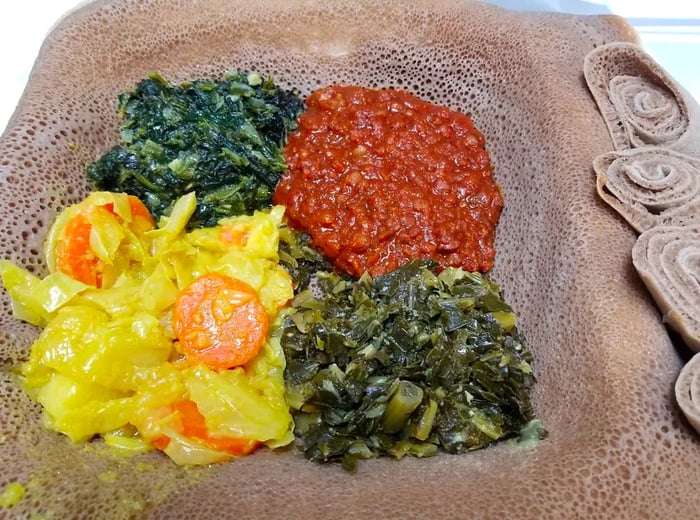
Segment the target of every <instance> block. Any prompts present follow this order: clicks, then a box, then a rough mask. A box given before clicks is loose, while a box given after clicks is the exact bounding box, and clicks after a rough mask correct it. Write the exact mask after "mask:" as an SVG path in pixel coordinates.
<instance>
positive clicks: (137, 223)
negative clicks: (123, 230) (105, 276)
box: [56, 195, 155, 287]
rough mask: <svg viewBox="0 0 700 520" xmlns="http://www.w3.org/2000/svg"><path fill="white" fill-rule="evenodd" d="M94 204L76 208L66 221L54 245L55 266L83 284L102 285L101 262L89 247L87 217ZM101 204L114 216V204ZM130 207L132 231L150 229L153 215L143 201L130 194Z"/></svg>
mask: <svg viewBox="0 0 700 520" xmlns="http://www.w3.org/2000/svg"><path fill="white" fill-rule="evenodd" d="M95 207H96V206H92V207H87V208H85V209H84V210H81V211H79V212H78V213H76V214H75V215H74V216H73V217H71V218H70V219H69V220H68V222H67V223H66V227H65V228H64V230H63V234H62V236H61V240H59V241H58V244H57V246H56V269H57V270H58V271H60V272H62V273H65V274H67V275H68V276H70V277H72V278H75V279H76V280H78V281H81V282H83V283H85V284H88V285H93V286H95V287H101V286H102V269H103V268H102V262H101V260H100V259H99V258H98V257H97V255H96V254H95V253H94V252H93V251H92V249H91V248H90V232H91V231H92V224H91V218H90V217H91V212H92V211H94V209H95ZM102 207H103V208H105V209H106V210H107V211H109V212H110V213H112V214H113V215H115V216H116V214H115V213H114V204H112V203H109V204H105V205H104V206H102ZM129 208H130V210H131V216H132V222H131V224H130V227H131V228H132V229H133V230H134V232H136V233H137V234H142V233H143V232H145V231H148V230H149V229H153V227H154V226H155V223H154V221H153V217H152V216H151V214H150V212H149V211H148V208H146V206H145V205H144V204H143V202H141V201H140V200H139V199H138V198H137V197H134V196H133V195H129ZM117 218H118V217H117ZM120 220H121V219H120Z"/></svg>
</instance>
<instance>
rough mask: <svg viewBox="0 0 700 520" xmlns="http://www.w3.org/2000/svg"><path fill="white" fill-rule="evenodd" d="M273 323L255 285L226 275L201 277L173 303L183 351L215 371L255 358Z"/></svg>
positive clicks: (174, 323)
mask: <svg viewBox="0 0 700 520" xmlns="http://www.w3.org/2000/svg"><path fill="white" fill-rule="evenodd" d="M268 322H269V318H268V315H267V312H266V311H265V307H263V305H262V303H261V302H260V298H259V297H258V294H257V293H256V292H255V289H253V288H252V287H251V286H250V285H248V284H247V283H245V282H243V281H241V280H237V279H235V278H231V277H229V276H226V275H223V274H220V273H207V274H204V275H202V276H200V277H199V278H197V279H195V280H194V281H193V282H192V283H190V284H189V285H188V286H187V287H185V288H184V289H183V290H182V291H180V293H179V294H178V296H177V298H176V300H175V306H174V307H173V330H174V331H175V335H176V336H177V338H178V340H179V341H180V347H181V348H182V352H183V353H184V354H185V356H186V357H187V358H188V359H189V360H190V361H195V362H202V363H204V364H205V365H207V366H208V367H209V368H212V369H214V370H219V369H227V368H233V367H236V366H239V365H243V364H245V363H247V362H248V361H250V360H251V359H253V358H254V357H255V356H256V355H257V353H258V352H259V351H260V347H262V345H263V343H264V342H265V338H266V337H267V329H268Z"/></svg>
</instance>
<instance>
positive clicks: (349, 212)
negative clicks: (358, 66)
mask: <svg viewBox="0 0 700 520" xmlns="http://www.w3.org/2000/svg"><path fill="white" fill-rule="evenodd" d="M306 104H307V107H308V108H307V110H306V112H304V113H303V114H302V115H301V116H300V117H299V119H298V128H297V130H296V131H294V132H292V133H291V134H290V136H289V140H288V143H287V146H286V148H285V152H284V153H285V159H286V161H287V164H288V167H289V170H288V172H287V173H286V174H284V175H283V177H282V179H281V181H280V183H279V185H278V186H277V189H276V191H275V194H274V197H273V200H274V202H275V203H277V204H284V205H285V206H287V217H288V219H289V221H290V224H291V225H293V226H294V227H297V228H299V229H302V230H304V231H306V232H307V233H308V234H309V235H310V236H311V239H312V244H313V245H314V246H316V247H317V248H318V249H320V250H321V251H322V252H323V254H324V255H325V256H327V257H328V258H329V259H330V260H331V261H333V263H334V265H335V266H336V268H338V269H341V270H343V271H346V272H348V273H350V274H353V275H356V276H359V275H361V274H362V273H363V272H365V271H369V273H370V274H372V275H373V276H376V275H380V274H384V273H387V272H389V271H391V270H393V269H396V268H398V267H399V266H401V265H402V264H404V263H405V262H407V261H409V260H411V259H414V258H422V259H428V258H432V259H434V260H436V261H437V262H438V263H439V264H440V265H441V266H443V267H445V266H453V267H462V268H464V269H466V270H468V271H482V272H485V271H488V270H489V269H490V268H491V267H492V265H493V260H494V256H495V249H494V245H493V242H494V235H495V228H496V224H497V222H498V218H499V216H500V213H501V209H502V207H503V197H502V194H501V191H500V188H499V186H498V185H497V184H496V183H495V181H494V180H493V177H492V174H491V165H490V158H489V154H488V152H487V151H486V150H485V149H484V137H483V135H482V134H481V133H480V132H479V131H478V130H477V129H476V128H475V127H474V124H473V123H472V121H471V120H470V118H469V117H468V116H467V115H465V114H462V113H459V112H455V111H452V110H450V109H448V108H446V107H441V106H436V105H434V104H432V103H429V102H427V101H424V100H421V99H419V98H417V97H415V96H413V95H412V94H409V93H408V92H404V91H399V90H374V89H369V88H363V87H357V86H340V85H333V86H329V87H325V88H321V89H319V90H316V91H315V92H313V93H312V94H311V95H310V96H309V98H308V99H307V100H306Z"/></svg>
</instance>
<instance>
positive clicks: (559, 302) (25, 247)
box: [0, 0, 700, 519]
mask: <svg viewBox="0 0 700 520" xmlns="http://www.w3.org/2000/svg"><path fill="white" fill-rule="evenodd" d="M611 41H636V36H635V35H634V33H633V32H632V30H631V29H630V27H629V26H628V25H627V24H626V23H625V22H624V21H623V20H621V19H619V18H616V17H611V16H607V17H578V16H569V15H558V14H533V13H529V14H523V13H521V14H518V13H511V12H508V11H504V10H501V9H499V8H495V7H492V6H488V5H484V4H480V3H477V2H470V1H466V0H463V1H447V0H444V1H437V2H433V1H430V0H405V1H398V2H375V1H373V0H355V1H352V2H350V1H346V2H341V1H336V0H322V1H312V0H308V1H303V2H301V1H300V2H286V1H283V0H279V1H276V2H275V1H273V0H264V1H257V2H250V1H243V0H240V1H235V0H230V1H215V0H208V1H207V0H200V1H195V0H191V1H185V0H181V1H178V2H172V1H167V0H162V1H143V2H138V3H137V2H130V1H128V0H122V1H119V0H116V1H113V2H98V3H95V4H89V5H86V6H84V7H82V8H80V9H78V10H77V11H75V12H74V13H72V14H71V15H70V16H68V17H67V18H65V19H64V20H63V21H62V22H61V23H59V24H58V25H57V26H56V27H55V28H54V30H53V31H52V33H51V34H50V35H49V37H48V39H47V40H46V42H45V44H44V46H43V47H42V49H41V53H40V56H39V59H38V61H37V63H36V66H35V68H34V70H33V72H32V75H31V77H30V80H29V84H28V86H27V89H26V91H25V94H24V96H23V98H22V100H21V103H20V106H19V107H18V109H17V112H16V113H15V115H14V116H13V118H12V119H11V121H10V124H9V127H8V128H7V130H6V132H5V133H4V134H3V136H2V141H1V142H0V183H2V187H1V189H0V219H2V225H1V226H0V230H1V232H0V252H1V256H2V257H7V258H10V259H13V260H16V261H20V262H21V263H22V264H23V265H24V266H26V267H28V268H29V269H31V270H32V271H34V272H36V273H39V274H41V273H43V272H44V266H43V264H42V261H41V255H40V250H41V244H42V238H43V235H44V233H45V232H46V229H47V226H48V225H49V223H50V222H51V219H52V218H53V217H54V215H55V214H56V212H57V211H59V210H60V209H61V208H62V207H64V206H65V205H67V204H69V203H73V202H76V201H78V200H80V199H81V198H82V197H83V196H84V195H85V194H86V193H87V190H88V186H87V184H86V182H85V180H84V176H83V167H84V165H85V163H86V162H87V161H89V160H91V159H94V158H95V157H96V156H98V155H99V154H101V153H103V152H104V151H106V150H107V149H108V148H109V147H110V146H112V145H114V144H116V142H117V140H118V132H117V131H118V118H117V114H116V96H117V94H118V93H119V92H122V91H124V90H125V89H128V88H130V87H132V86H133V85H134V84H135V83H136V82H137V81H139V80H140V79H142V78H143V77H144V76H145V75H146V74H147V73H148V72H149V71H153V70H157V71H159V72H160V73H162V74H163V75H164V76H165V77H166V78H168V79H169V80H171V81H183V80H186V79H192V78H195V77H204V76H220V75H221V74H222V73H223V72H224V71H226V70H229V69H251V70H257V71H259V72H261V73H263V74H265V75H267V74H272V75H273V76H274V77H275V79H276V80H277V81H278V82H279V83H280V84H281V85H283V86H298V87H299V88H300V89H301V91H302V94H308V93H309V92H310V91H311V90H312V89H313V88H316V87H318V86H321V85H326V84H328V83H331V82H351V83H357V84H361V85H365V86H377V87H380V86H382V87H387V86H391V87H400V88H404V89H407V90H409V91H411V92H413V93H416V94H418V95H420V96H423V97H425V98H427V99H430V100H433V101H436V102H439V103H443V104H447V105H449V106H451V107H453V108H456V109H460V110H463V111H466V112H468V113H470V114H471V115H472V116H473V119H474V121H475V123H476V125H477V127H478V128H479V129H481V130H482V131H483V133H484V135H485V136H486V142H487V147H488V149H489V150H490V152H491V154H492V160H493V166H494V171H495V177H496V180H497V181H498V182H499V183H500V184H501V186H502V188H503V192H504V196H505V201H506V205H505V210H504V212H503V215H502V218H501V222H500V226H499V229H498V234H497V242H496V246H497V251H498V253H497V257H496V263H495V268H494V270H493V272H492V274H493V277H494V278H495V279H496V280H497V281H498V282H499V283H500V284H501V285H502V287H503V288H504V291H505V296H506V298H507V300H508V301H509V302H511V303H512V304H513V306H514V307H515V309H516V312H517V314H518V316H519V326H520V328H521V330H522V331H523V333H524V334H525V335H526V337H527V339H528V342H529V345H530V348H531V350H532V351H533V353H534V356H535V370H536V373H537V376H538V379H539V381H538V383H537V385H536V388H535V391H534V402H535V407H536V411H537V414H538V416H539V417H540V418H541V419H542V420H543V422H544V424H545V426H546V427H547V429H548V431H549V437H548V438H547V439H546V440H544V441H542V442H541V443H539V444H538V445H537V446H535V447H534V448H513V447H510V446H507V445H505V444H501V445H498V446H496V447H493V448H490V449H486V450H482V451H477V452H473V453H469V454H466V455H460V456H453V455H440V456H437V457H434V458H430V459H424V460H421V459H410V458H407V459H404V460H401V461H394V460H388V459H381V460H374V461H368V462H366V463H363V464H362V465H361V467H360V470H359V471H358V473H356V474H349V473H346V472H344V471H343V470H342V469H341V468H340V467H337V466H323V465H318V464H315V463H310V462H307V461H306V460H305V459H304V458H303V457H302V456H301V455H300V454H299V453H297V451H296V450H294V449H288V450H282V451H278V452H268V451H261V452H259V453H256V454H255V455H254V456H251V457H247V458H245V459H243V460H240V461H237V462H234V463H230V464H223V465H218V466H214V467H210V468H199V469H190V470H185V469H182V468H178V467H176V466H174V465H173V464H172V463H171V462H170V461H169V460H167V459H166V458H165V457H163V456H161V455H159V454H157V453H152V454H148V455H145V456H139V457H135V458H133V459H131V460H124V459H119V458H116V457H111V456H109V455H108V454H105V452H104V450H102V449H101V446H100V444H99V443H93V444H92V445H90V446H89V447H87V448H86V447H84V446H73V445H71V444H70V443H69V442H68V440H67V439H66V438H64V437H61V436H59V435H57V434H53V433H51V432H48V431H46V430H45V429H43V427H42V426H41V423H40V413H39V409H38V407H37V406H36V405H34V404H32V402H31V401H30V400H29V399H28V398H27V397H26V396H25V395H24V393H23V392H22V391H21V390H20V389H19V387H18V386H17V384H16V382H14V380H13V377H12V375H11V374H12V371H13V367H14V366H16V364H18V363H19V362H21V361H22V360H24V359H25V358H26V356H27V352H28V347H29V345H30V343H31V341H32V339H33V338H34V337H35V335H36V332H37V331H36V330H35V329H33V328H31V327H29V326H26V325H22V324H18V323H16V322H15V321H14V319H13V318H12V317H11V315H10V306H9V302H8V299H7V296H6V295H5V293H3V294H2V305H3V310H2V313H1V314H0V316H1V317H0V319H1V320H2V323H1V326H0V331H2V332H1V338H2V339H1V340H0V360H2V377H1V381H0V396H1V400H0V443H1V444H0V467H1V468H2V471H1V472H0V474H1V476H0V486H3V485H4V484H6V483H7V482H10V481H14V480H19V481H20V482H23V483H24V484H25V485H26V486H27V488H28V491H27V494H26V495H25V497H24V498H23V499H22V500H21V501H20V502H19V503H18V504H17V505H15V506H14V507H13V508H12V509H11V510H5V511H0V516H2V515H3V514H5V513H8V514H10V515H11V516H22V515H25V516H27V517H28V516H30V513H34V512H38V513H41V514H43V515H44V516H45V517H46V518H79V517H83V518H122V517H129V516H150V517H155V518H173V519H177V518H193V517H194V518H219V517H221V516H235V517H236V518H275V517H276V518H301V517H304V518H309V517H311V518H318V517H327V518H345V517H350V518H354V517H370V516H371V517H376V518H406V519H410V518H466V517H469V518H498V517H500V516H501V515H507V517H508V518H510V519H521V518H543V517H548V518H594V517H595V518H604V517H608V518H635V519H638V518H657V517H659V516H660V515H661V514H662V513H663V515H664V517H665V518H689V517H691V516H692V512H693V511H697V510H698V508H699V507H700V501H698V498H697V493H696V489H695V486H696V483H697V482H698V481H699V480H700V478H699V477H700V464H699V463H700V442H698V439H697V437H696V436H695V434H694V433H693V432H692V430H691V429H690V427H689V426H688V425H687V423H686V422H685V419H683V418H682V416H681V415H680V414H679V412H678V410H677V407H676V405H675V403H674V400H673V383H674V381H675V379H676V376H677V375H678V372H679V370H680V368H681V366H682V364H683V361H684V356H686V352H685V351H684V350H682V347H676V346H674V343H673V342H672V340H671V339H670V338H669V335H668V334H667V332H666V330H665V328H664V327H663V325H662V324H661V321H660V319H659V313H658V311H657V310H656V308H655V306H654V304H653V302H652V300H651V299H650V297H649V295H648V293H647V291H646V289H645V288H644V286H643V285H642V283H641V281H640V280H639V277H638V276H637V274H636V273H635V272H634V269H633V267H632V264H631V261H630V250H631V248H632V245H633V243H634V241H635V233H634V231H633V230H632V229H630V228H629V227H628V226H627V225H626V223H625V222H624V221H623V220H622V219H621V218H620V217H618V216H617V215H616V214H615V213H614V212H613V211H612V210H611V209H610V208H608V207H607V206H606V205H605V204H604V203H602V202H601V201H600V200H598V199H597V196H596V192H595V175H594V173H593V171H592V168H591V164H592V162H593V159H594V158H595V157H596V156H598V155H600V154H601V153H606V152H609V151H611V150H612V149H613V145H612V142H611V139H610V137H609V134H608V131H607V129H606V127H605V123H604V121H603V119H602V117H601V115H600V113H599V112H598V109H597V107H596V104H595V102H594V101H593V99H592V97H591V95H590V93H589V92H588V90H587V88H586V85H585V82H584V79H583V75H582V65H583V59H584V56H585V55H586V54H587V53H588V52H589V51H591V50H592V49H593V48H594V46H597V45H602V44H604V43H607V42H611Z"/></svg>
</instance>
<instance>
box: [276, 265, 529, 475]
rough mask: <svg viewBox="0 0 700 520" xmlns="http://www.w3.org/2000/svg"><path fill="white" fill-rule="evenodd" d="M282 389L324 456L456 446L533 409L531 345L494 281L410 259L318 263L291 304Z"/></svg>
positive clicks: (350, 462)
mask: <svg viewBox="0 0 700 520" xmlns="http://www.w3.org/2000/svg"><path fill="white" fill-rule="evenodd" d="M282 347H283V349H284V352H285V355H286V358H287V369H286V372H285V379H286V385H287V399H288V402H289V404H290V406H291V407H292V409H293V413H294V416H295V421H296V434H297V436H298V438H299V447H300V448H301V449H302V450H303V451H304V453H305V454H306V456H307V457H308V458H310V459H313V460H318V461H341V462H342V464H343V466H344V467H346V468H347V469H354V468H355V466H356V464H357V461H358V460H359V459H366V458H370V457H375V456H378V455H381V454H390V455H393V456H395V457H402V456H404V455H414V456H419V457H421V456H429V455H434V454H435V453H437V451H438V450H439V449H442V450H445V451H448V452H451V453H459V452H463V451H467V450H473V449H477V448H481V447H484V446H487V445H489V444H491V443H493V442H494V441H496V440H498V439H502V438H507V437H514V436H517V435H518V433H519V432H520V430H521V429H522V428H523V427H524V426H525V425H526V424H527V423H528V422H529V421H530V420H531V419H532V418H533V410H532V407H531V403H530V397H529V393H530V387H531V386H532V384H533V382H534V376H533V374H532V370H531V367H530V361H531V355H530V353H529V352H528V351H527V349H526V348H525V346H524V345H523V340H522V338H521V337H520V335H519V334H518V331H517V328H516V327H515V317H514V315H513V312H512V310H511V308H510V307H509V306H508V305H507V304H506V303H505V302H504V301H503V299H502V298H501V295H500V292H499V288H498V286H497V285H496V284H494V283H493V282H491V281H490V280H488V279H487V278H486V277H484V276H483V275H481V274H478V273H468V272H464V271H462V270H461V269H452V268H448V269H445V270H443V271H442V272H440V273H439V274H437V272H436V270H435V264H433V263H430V262H424V261H418V260H414V261H412V262H409V263H408V264H406V265H404V266H403V267H401V268H399V269H397V270H395V271H392V272H390V273H387V274H385V275H383V276H380V277H377V278H376V279H371V278H370V277H369V276H367V275H365V276H363V277H362V278H360V279H359V280H357V281H351V280H348V279H344V278H342V277H340V276H339V275H337V274H335V273H331V272H327V271H319V272H317V273H316V274H315V276H314V278H313V280H312V281H311V283H310V284H309V285H308V287H306V288H303V287H302V288H301V291H300V292H299V293H298V294H297V296H296V297H295V299H294V301H293V305H292V308H291V309H290V310H288V311H287V316H286V320H285V325H284V330H283V334H282Z"/></svg>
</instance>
